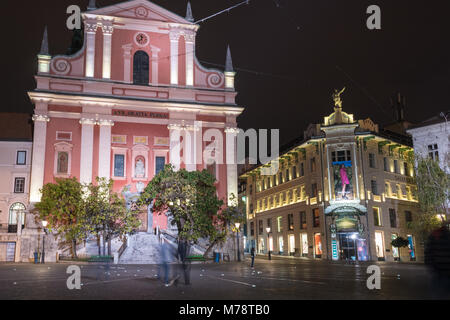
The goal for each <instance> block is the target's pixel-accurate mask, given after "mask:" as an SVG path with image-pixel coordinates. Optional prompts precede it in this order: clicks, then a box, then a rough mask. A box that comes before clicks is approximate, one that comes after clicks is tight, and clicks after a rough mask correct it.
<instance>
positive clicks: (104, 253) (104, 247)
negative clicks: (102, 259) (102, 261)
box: [102, 232, 106, 256]
mask: <svg viewBox="0 0 450 320" xmlns="http://www.w3.org/2000/svg"><path fill="white" fill-rule="evenodd" d="M102 237H103V243H102V247H103V250H102V251H103V252H102V253H103V254H102V255H103V256H106V241H105V240H106V238H105V232H103V236H102Z"/></svg>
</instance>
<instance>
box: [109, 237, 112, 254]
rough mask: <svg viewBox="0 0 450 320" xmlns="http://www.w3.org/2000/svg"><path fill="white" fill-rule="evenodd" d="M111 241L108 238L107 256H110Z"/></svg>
mask: <svg viewBox="0 0 450 320" xmlns="http://www.w3.org/2000/svg"><path fill="white" fill-rule="evenodd" d="M111 251H112V250H111V239H110V238H108V256H111Z"/></svg>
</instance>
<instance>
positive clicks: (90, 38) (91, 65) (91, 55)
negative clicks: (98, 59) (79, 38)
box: [85, 22, 97, 77]
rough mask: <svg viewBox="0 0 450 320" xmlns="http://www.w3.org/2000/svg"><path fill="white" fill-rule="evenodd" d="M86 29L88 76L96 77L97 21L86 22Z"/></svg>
mask: <svg viewBox="0 0 450 320" xmlns="http://www.w3.org/2000/svg"><path fill="white" fill-rule="evenodd" d="M85 29H86V73H85V75H86V77H94V70H95V34H96V32H97V23H96V22H93V23H89V22H86V23H85Z"/></svg>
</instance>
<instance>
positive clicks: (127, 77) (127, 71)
mask: <svg viewBox="0 0 450 320" xmlns="http://www.w3.org/2000/svg"><path fill="white" fill-rule="evenodd" d="M122 48H123V81H125V82H128V83H131V50H132V49H133V46H132V45H131V44H126V45H124V46H122Z"/></svg>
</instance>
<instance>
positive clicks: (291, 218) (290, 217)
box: [288, 213, 294, 230]
mask: <svg viewBox="0 0 450 320" xmlns="http://www.w3.org/2000/svg"><path fill="white" fill-rule="evenodd" d="M288 227H289V230H294V215H293V214H292V213H290V214H288Z"/></svg>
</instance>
